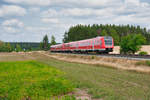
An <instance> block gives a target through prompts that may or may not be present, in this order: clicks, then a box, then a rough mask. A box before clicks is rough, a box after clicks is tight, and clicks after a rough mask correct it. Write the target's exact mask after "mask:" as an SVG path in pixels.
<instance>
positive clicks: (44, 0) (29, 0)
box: [4, 0, 51, 6]
mask: <svg viewBox="0 0 150 100" xmlns="http://www.w3.org/2000/svg"><path fill="white" fill-rule="evenodd" d="M4 1H6V2H9V3H14V4H26V5H38V6H48V5H50V4H51V0H4Z"/></svg>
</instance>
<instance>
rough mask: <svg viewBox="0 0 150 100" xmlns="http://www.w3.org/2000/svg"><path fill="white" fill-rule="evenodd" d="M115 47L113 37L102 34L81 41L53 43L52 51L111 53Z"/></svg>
mask: <svg viewBox="0 0 150 100" xmlns="http://www.w3.org/2000/svg"><path fill="white" fill-rule="evenodd" d="M113 48H114V41H113V38H112V37H110V36H100V37H96V38H92V39H86V40H81V41H75V42H69V43H62V44H58V45H52V46H51V48H50V51H51V52H77V53H82V52H84V53H88V52H97V53H109V52H112V51H113Z"/></svg>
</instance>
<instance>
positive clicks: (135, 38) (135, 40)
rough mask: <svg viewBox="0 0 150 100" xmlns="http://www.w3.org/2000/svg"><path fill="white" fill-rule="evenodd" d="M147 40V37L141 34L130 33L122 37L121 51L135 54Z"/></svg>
mask: <svg viewBox="0 0 150 100" xmlns="http://www.w3.org/2000/svg"><path fill="white" fill-rule="evenodd" d="M145 42H146V39H145V38H144V37H143V36H142V35H141V34H130V35H128V36H125V37H123V38H122V41H121V43H120V52H121V53H124V54H130V53H132V54H135V52H137V51H139V50H140V48H141V45H142V44H144V43H145Z"/></svg>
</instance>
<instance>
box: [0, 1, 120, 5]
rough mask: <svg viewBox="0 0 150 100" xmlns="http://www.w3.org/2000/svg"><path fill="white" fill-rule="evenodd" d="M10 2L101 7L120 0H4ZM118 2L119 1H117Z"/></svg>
mask: <svg viewBox="0 0 150 100" xmlns="http://www.w3.org/2000/svg"><path fill="white" fill-rule="evenodd" d="M3 1H5V2H8V3H14V4H22V5H32V6H33V5H34V6H49V5H51V6H52V5H53V6H63V7H100V6H107V5H109V6H110V5H116V4H118V3H120V0H81V1H80V2H79V1H77V0H38V2H37V0H3ZM116 2H117V3H116Z"/></svg>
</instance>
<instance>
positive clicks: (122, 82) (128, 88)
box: [34, 54, 150, 100]
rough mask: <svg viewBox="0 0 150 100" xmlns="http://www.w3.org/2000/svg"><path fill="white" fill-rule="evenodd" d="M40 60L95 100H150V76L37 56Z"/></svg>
mask: <svg viewBox="0 0 150 100" xmlns="http://www.w3.org/2000/svg"><path fill="white" fill-rule="evenodd" d="M34 56H35V57H36V58H37V60H39V61H41V62H43V63H46V64H48V65H50V66H53V67H55V68H58V69H60V70H62V71H64V72H66V78H68V79H70V80H72V81H73V83H74V84H75V85H76V87H77V88H81V89H88V93H90V94H91V95H92V96H93V98H101V99H103V100H150V75H149V74H144V73H138V72H132V71H125V70H119V69H113V68H109V67H105V66H101V65H87V64H79V63H69V62H64V61H59V60H56V59H52V58H50V57H46V56H44V55H43V56H42V55H40V56H38V55H37V54H36V55H34Z"/></svg>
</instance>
